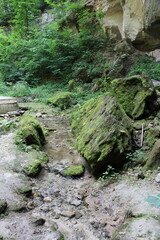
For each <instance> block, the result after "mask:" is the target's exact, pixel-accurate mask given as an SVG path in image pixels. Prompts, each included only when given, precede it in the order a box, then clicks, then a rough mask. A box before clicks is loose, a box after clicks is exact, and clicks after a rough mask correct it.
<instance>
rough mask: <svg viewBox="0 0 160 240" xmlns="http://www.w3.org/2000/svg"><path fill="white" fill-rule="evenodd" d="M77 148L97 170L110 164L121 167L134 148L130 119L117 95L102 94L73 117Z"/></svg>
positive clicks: (92, 167) (94, 171) (94, 169)
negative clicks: (118, 101) (132, 146)
mask: <svg viewBox="0 0 160 240" xmlns="http://www.w3.org/2000/svg"><path fill="white" fill-rule="evenodd" d="M72 131H73V133H74V134H75V136H76V140H77V148H78V151H79V152H80V153H81V154H82V155H83V156H84V157H85V159H86V160H87V162H88V163H89V165H90V167H91V169H92V171H93V173H94V174H97V173H101V172H103V171H105V168H107V166H108V165H111V166H113V167H115V168H119V167H121V166H122V164H123V163H124V161H125V152H126V151H131V131H132V126H131V121H130V119H129V118H128V117H127V115H126V114H125V112H124V110H123V109H122V108H121V107H120V106H119V105H118V103H117V102H116V101H115V98H114V97H111V96H102V97H99V98H97V99H92V100H89V101H88V102H86V104H84V105H83V106H82V107H80V108H79V109H78V110H77V112H75V113H74V115H73V117H72Z"/></svg>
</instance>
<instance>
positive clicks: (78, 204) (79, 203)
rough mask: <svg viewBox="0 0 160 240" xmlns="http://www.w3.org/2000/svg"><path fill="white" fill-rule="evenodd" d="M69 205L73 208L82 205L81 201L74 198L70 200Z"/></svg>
mask: <svg viewBox="0 0 160 240" xmlns="http://www.w3.org/2000/svg"><path fill="white" fill-rule="evenodd" d="M69 203H70V204H71V205H74V206H76V207H78V206H80V205H81V204H82V201H81V200H79V199H76V198H75V199H72V200H70V202H69Z"/></svg>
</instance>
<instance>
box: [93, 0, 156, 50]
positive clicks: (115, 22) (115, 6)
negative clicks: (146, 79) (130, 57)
mask: <svg viewBox="0 0 160 240" xmlns="http://www.w3.org/2000/svg"><path fill="white" fill-rule="evenodd" d="M92 4H93V6H94V8H95V10H100V11H102V12H103V17H102V19H101V21H102V25H103V27H104V30H105V31H106V32H108V33H109V34H110V35H111V36H113V37H116V38H117V39H127V40H129V41H131V42H132V44H133V45H134V46H135V47H136V48H137V49H139V50H142V51H151V50H154V49H156V48H160V0H134V1H133V0H95V1H94V2H92Z"/></svg>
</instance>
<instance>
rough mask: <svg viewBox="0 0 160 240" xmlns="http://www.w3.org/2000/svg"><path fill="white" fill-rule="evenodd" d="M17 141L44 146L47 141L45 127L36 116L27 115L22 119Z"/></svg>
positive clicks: (18, 142)
mask: <svg viewBox="0 0 160 240" xmlns="http://www.w3.org/2000/svg"><path fill="white" fill-rule="evenodd" d="M16 143H17V144H19V145H20V144H26V145H37V146H40V147H41V146H42V145H44V143H45V136H44V133H43V129H42V127H41V125H40V123H39V122H38V120H37V119H36V118H34V117H33V116H32V115H25V116H23V117H22V118H21V119H20V123H19V127H18V130H17V132H16Z"/></svg>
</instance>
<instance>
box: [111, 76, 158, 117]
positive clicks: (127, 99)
mask: <svg viewBox="0 0 160 240" xmlns="http://www.w3.org/2000/svg"><path fill="white" fill-rule="evenodd" d="M111 85H112V89H113V94H114V95H115V97H116V99H117V101H118V102H119V103H120V104H121V105H122V107H123V109H124V111H125V112H126V114H127V115H128V116H130V117H131V118H133V119H139V118H141V117H142V116H144V115H148V114H149V113H150V112H151V111H152V112H153V109H154V101H155V99H156V91H155V89H154V86H153V83H152V81H151V80H150V79H146V78H143V77H140V76H132V77H129V78H120V79H115V80H113V81H112V82H111Z"/></svg>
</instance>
